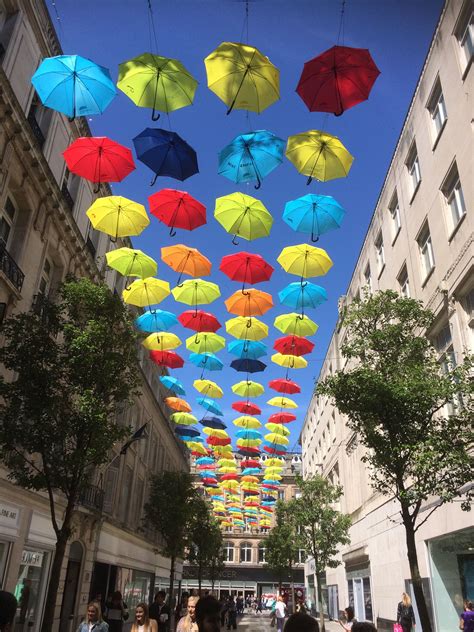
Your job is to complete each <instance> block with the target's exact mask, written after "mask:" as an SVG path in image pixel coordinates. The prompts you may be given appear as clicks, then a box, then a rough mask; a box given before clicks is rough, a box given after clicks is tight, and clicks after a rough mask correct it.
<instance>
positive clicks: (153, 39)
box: [146, 0, 158, 54]
mask: <svg viewBox="0 0 474 632" xmlns="http://www.w3.org/2000/svg"><path fill="white" fill-rule="evenodd" d="M146 3H147V7H148V36H149V40H150V51H151V52H152V53H156V54H158V37H157V36H156V27H155V18H154V16H153V7H152V4H151V0H146ZM153 44H154V48H153Z"/></svg>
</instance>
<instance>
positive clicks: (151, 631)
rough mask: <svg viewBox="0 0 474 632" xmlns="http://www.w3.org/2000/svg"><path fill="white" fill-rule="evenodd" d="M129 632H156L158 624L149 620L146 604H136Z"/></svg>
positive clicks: (153, 620)
mask: <svg viewBox="0 0 474 632" xmlns="http://www.w3.org/2000/svg"><path fill="white" fill-rule="evenodd" d="M131 632H158V623H157V622H156V621H155V619H150V617H149V615H148V606H147V605H146V603H139V604H137V606H136V608H135V620H134V622H133V625H132V630H131Z"/></svg>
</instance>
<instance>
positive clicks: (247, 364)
mask: <svg viewBox="0 0 474 632" xmlns="http://www.w3.org/2000/svg"><path fill="white" fill-rule="evenodd" d="M230 366H231V367H232V368H233V369H235V370H236V371H240V372H241V373H260V372H261V371H265V369H266V368H267V365H266V364H265V363H264V362H260V360H247V359H243V358H240V359H237V360H232V362H231V363H230Z"/></svg>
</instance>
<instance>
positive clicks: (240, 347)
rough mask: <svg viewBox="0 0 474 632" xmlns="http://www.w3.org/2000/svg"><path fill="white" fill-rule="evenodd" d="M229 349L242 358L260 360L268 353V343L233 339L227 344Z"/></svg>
mask: <svg viewBox="0 0 474 632" xmlns="http://www.w3.org/2000/svg"><path fill="white" fill-rule="evenodd" d="M227 351H228V352H229V353H232V354H233V355H236V356H237V357H238V358H240V359H245V360H258V358H261V357H263V356H265V355H267V345H266V344H264V343H263V342H258V341H257V340H232V342H229V344H228V345H227Z"/></svg>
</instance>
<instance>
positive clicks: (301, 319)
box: [273, 283, 323, 336]
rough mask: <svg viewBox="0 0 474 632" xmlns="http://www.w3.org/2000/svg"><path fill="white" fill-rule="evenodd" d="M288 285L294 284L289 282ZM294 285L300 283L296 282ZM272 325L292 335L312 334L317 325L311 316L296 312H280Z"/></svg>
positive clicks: (315, 330)
mask: <svg viewBox="0 0 474 632" xmlns="http://www.w3.org/2000/svg"><path fill="white" fill-rule="evenodd" d="M290 285H294V284H293V283H291V284H290ZM296 285H300V284H299V283H297V284H296ZM320 289H321V290H322V289H323V288H320ZM273 325H274V326H275V327H276V328H277V329H279V330H280V331H281V332H282V333H284V334H289V335H293V336H313V335H314V334H315V333H316V332H317V331H318V325H317V324H316V323H315V322H314V321H313V320H311V318H309V317H308V316H302V315H301V314H297V313H296V312H291V313H289V314H280V316H277V317H276V318H275V320H274V322H273Z"/></svg>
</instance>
